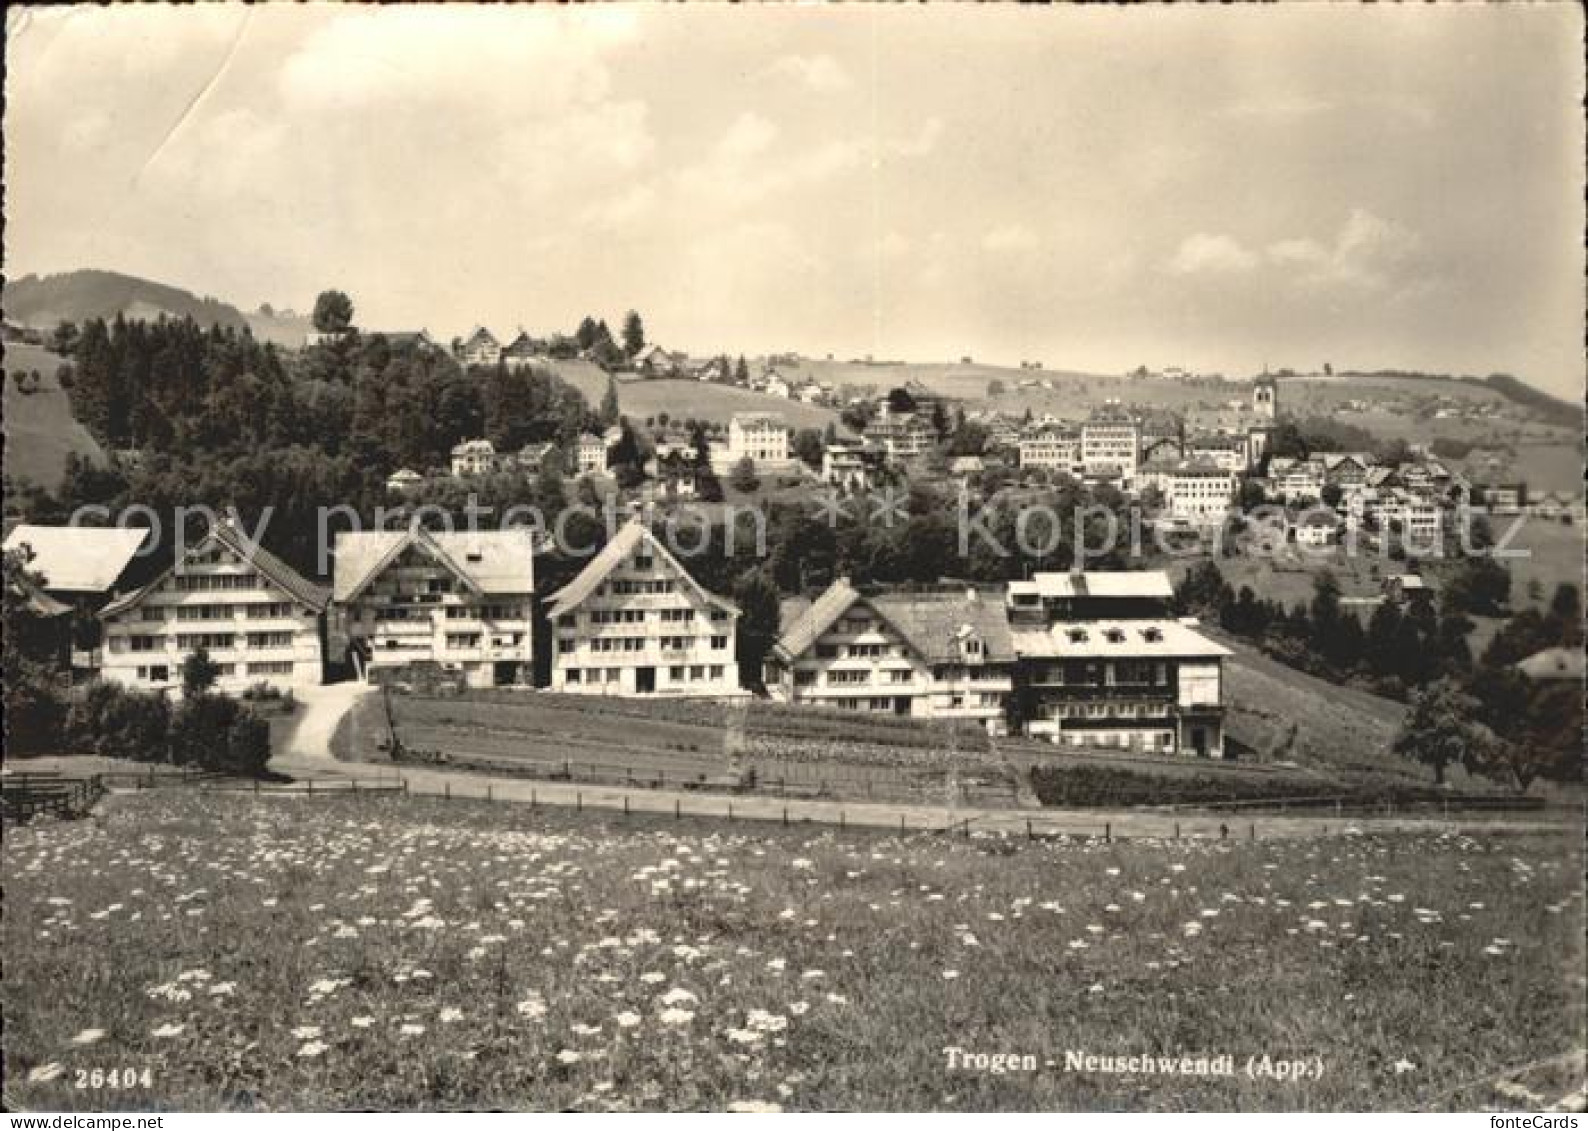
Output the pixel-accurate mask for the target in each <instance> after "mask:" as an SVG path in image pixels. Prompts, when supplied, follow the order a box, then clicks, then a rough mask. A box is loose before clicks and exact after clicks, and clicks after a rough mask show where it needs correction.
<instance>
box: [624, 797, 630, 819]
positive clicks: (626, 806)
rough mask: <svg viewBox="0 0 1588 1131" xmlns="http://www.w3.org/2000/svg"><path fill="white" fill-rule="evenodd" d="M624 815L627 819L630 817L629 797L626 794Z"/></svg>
mask: <svg viewBox="0 0 1588 1131" xmlns="http://www.w3.org/2000/svg"><path fill="white" fill-rule="evenodd" d="M623 815H624V816H625V817H627V816H628V815H629V795H628V794H626V793H625V794H624V795H623Z"/></svg>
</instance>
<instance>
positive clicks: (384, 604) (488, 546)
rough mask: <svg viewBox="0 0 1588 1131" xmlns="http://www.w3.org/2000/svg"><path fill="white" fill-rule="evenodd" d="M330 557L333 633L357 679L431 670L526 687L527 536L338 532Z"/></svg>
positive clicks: (529, 634) (530, 556)
mask: <svg viewBox="0 0 1588 1131" xmlns="http://www.w3.org/2000/svg"><path fill="white" fill-rule="evenodd" d="M334 552H335V559H336V564H335V579H334V580H335V595H336V602H337V617H338V622H339V625H338V627H339V629H340V631H341V633H343V634H345V635H346V637H347V639H348V643H349V645H350V646H351V648H352V652H353V655H354V657H355V659H354V662H355V665H356V666H357V667H358V668H359V670H360V672H361V674H364V675H365V676H371V675H374V676H376V677H377V678H378V676H379V674H380V672H381V671H382V670H383V669H393V668H401V667H405V666H407V665H409V664H414V663H434V664H437V665H439V666H440V667H441V668H442V669H444V670H450V671H454V672H457V673H459V674H460V675H461V676H462V677H463V680H464V682H465V683H467V684H468V685H469V686H471V687H492V686H497V685H502V684H525V683H529V682H530V681H531V679H532V676H533V674H534V673H533V670H532V666H531V663H532V661H533V659H534V626H533V617H534V605H533V594H534V586H535V583H534V569H535V558H534V553H535V546H534V540H533V538H532V537H531V535H530V532H529V531H527V530H491V531H475V532H467V533H452V532H445V533H432V532H430V531H426V530H405V531H389V530H372V531H344V532H341V533H339V534H338V535H337V538H336V545H335V551H334Z"/></svg>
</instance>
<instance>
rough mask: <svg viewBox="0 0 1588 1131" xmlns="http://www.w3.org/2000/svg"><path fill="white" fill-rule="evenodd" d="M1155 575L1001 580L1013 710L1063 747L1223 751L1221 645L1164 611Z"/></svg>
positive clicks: (1160, 580)
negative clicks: (1013, 664) (1012, 668)
mask: <svg viewBox="0 0 1588 1131" xmlns="http://www.w3.org/2000/svg"><path fill="white" fill-rule="evenodd" d="M1173 594H1174V589H1173V587H1172V586H1171V585H1170V584H1169V579H1168V577H1167V576H1166V575H1165V574H1163V573H1157V572H1154V573H1076V574H1062V573H1038V574H1036V575H1035V576H1033V577H1032V578H1030V579H1029V580H1027V581H1015V582H1011V583H1010V585H1009V593H1008V613H1009V625H1010V634H1011V638H1012V640H1013V644H1014V650H1015V655H1016V656H1017V658H1018V660H1017V670H1016V687H1017V688H1018V690H1017V692H1016V705H1015V716H1016V718H1017V720H1018V722H1019V724H1020V725H1021V726H1022V728H1023V729H1024V731H1025V733H1026V734H1029V735H1031V736H1033V737H1037V738H1043V739H1046V740H1048V741H1050V742H1053V743H1056V744H1059V745H1064V746H1085V747H1104V748H1112V749H1116V750H1134V751H1139V752H1143V753H1159V754H1174V753H1187V754H1194V755H1196V756H1198V757H1213V758H1217V757H1222V756H1223V752H1224V707H1223V678H1222V677H1223V658H1224V657H1225V656H1227V655H1229V649H1227V648H1224V647H1222V646H1221V645H1218V644H1215V643H1214V642H1213V641H1211V640H1208V639H1206V638H1205V637H1203V636H1202V635H1201V634H1200V633H1198V632H1196V631H1194V629H1193V628H1192V627H1191V625H1190V624H1188V623H1186V622H1184V621H1181V620H1177V619H1175V618H1174V617H1172V616H1171V615H1170V614H1169V611H1168V605H1169V601H1170V599H1171V598H1172V597H1173Z"/></svg>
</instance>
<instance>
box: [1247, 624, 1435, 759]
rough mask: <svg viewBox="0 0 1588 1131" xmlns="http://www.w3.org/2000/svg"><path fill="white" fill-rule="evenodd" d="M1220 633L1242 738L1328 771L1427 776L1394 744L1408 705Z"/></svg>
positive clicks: (1260, 749)
mask: <svg viewBox="0 0 1588 1131" xmlns="http://www.w3.org/2000/svg"><path fill="white" fill-rule="evenodd" d="M1219 639H1220V641H1221V642H1222V643H1224V644H1226V645H1228V646H1229V647H1231V648H1233V649H1234V650H1235V654H1234V655H1233V656H1231V657H1230V658H1229V659H1228V660H1227V661H1226V662H1225V665H1224V674H1225V685H1226V686H1225V702H1226V703H1227V704H1228V708H1229V714H1228V716H1227V717H1228V724H1227V725H1228V728H1229V730H1228V733H1229V734H1230V736H1231V737H1233V738H1234V739H1235V740H1236V741H1238V742H1240V743H1241V744H1242V745H1244V746H1248V747H1250V748H1251V749H1252V750H1255V751H1256V752H1257V753H1258V754H1259V755H1260V756H1264V757H1267V758H1273V759H1282V760H1285V761H1291V762H1295V763H1297V764H1299V765H1301V766H1305V767H1309V768H1312V769H1314V770H1317V771H1321V772H1322V773H1324V774H1339V773H1346V774H1351V775H1362V774H1366V775H1386V774H1387V775H1389V776H1391V777H1416V778H1419V779H1422V780H1426V779H1427V777H1428V775H1427V772H1426V771H1424V770H1423V769H1422V768H1421V767H1418V766H1415V765H1413V764H1411V763H1409V762H1407V761H1405V760H1404V759H1402V758H1400V757H1399V756H1398V755H1396V754H1394V753H1393V752H1391V750H1390V745H1391V743H1393V742H1394V741H1395V735H1396V734H1397V733H1398V732H1399V730H1400V725H1401V720H1402V719H1403V718H1404V717H1405V712H1406V708H1405V707H1404V706H1402V705H1401V704H1399V703H1395V702H1392V701H1391V700H1388V699H1380V698H1379V697H1378V696H1376V695H1370V694H1368V693H1367V692H1365V691H1359V690H1356V689H1354V688H1349V687H1340V686H1337V685H1335V684H1332V683H1329V682H1327V681H1325V680H1321V679H1318V678H1316V677H1315V676H1310V675H1307V674H1306V673H1304V672H1299V671H1297V670H1295V669H1294V668H1290V667H1286V666H1285V665H1284V664H1281V663H1279V662H1277V661H1275V660H1271V659H1269V658H1268V657H1266V656H1264V655H1262V654H1261V653H1260V652H1258V651H1257V650H1256V649H1255V648H1253V647H1251V645H1249V644H1245V643H1243V642H1241V641H1237V640H1233V639H1230V638H1226V637H1222V636H1220V638H1219ZM1292 729H1294V733H1292Z"/></svg>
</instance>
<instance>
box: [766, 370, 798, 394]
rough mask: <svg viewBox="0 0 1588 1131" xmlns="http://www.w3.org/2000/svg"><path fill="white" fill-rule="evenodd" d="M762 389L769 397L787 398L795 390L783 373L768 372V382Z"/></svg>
mask: <svg viewBox="0 0 1588 1131" xmlns="http://www.w3.org/2000/svg"><path fill="white" fill-rule="evenodd" d="M761 391H762V392H764V393H765V394H766V395H767V396H769V397H782V398H784V399H785V400H786V399H788V396H789V394H790V393H791V392H792V391H793V390H792V389H791V387H790V386H789V383H788V382H787V381H785V380H784V379H783V378H782V376H781V375H779V374H777V373H768V374H767V375H766V383H765V384H764V385H762V386H761Z"/></svg>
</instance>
